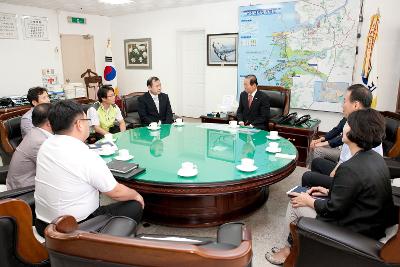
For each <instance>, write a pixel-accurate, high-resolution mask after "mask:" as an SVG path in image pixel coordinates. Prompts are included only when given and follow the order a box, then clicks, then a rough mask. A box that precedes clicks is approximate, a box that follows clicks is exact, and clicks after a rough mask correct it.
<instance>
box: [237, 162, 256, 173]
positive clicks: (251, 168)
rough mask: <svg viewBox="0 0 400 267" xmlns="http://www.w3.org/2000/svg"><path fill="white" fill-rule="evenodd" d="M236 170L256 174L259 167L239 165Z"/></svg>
mask: <svg viewBox="0 0 400 267" xmlns="http://www.w3.org/2000/svg"><path fill="white" fill-rule="evenodd" d="M236 168H237V169H238V170H240V171H242V172H254V171H255V170H257V169H258V167H257V166H255V165H242V164H240V165H237V166H236Z"/></svg>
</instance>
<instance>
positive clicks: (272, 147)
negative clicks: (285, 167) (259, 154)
mask: <svg viewBox="0 0 400 267" xmlns="http://www.w3.org/2000/svg"><path fill="white" fill-rule="evenodd" d="M265 150H266V151H268V152H270V153H278V152H281V150H282V149H281V148H280V147H279V143H277V142H270V143H268V147H267V148H266V149H265Z"/></svg>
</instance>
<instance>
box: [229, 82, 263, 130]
mask: <svg viewBox="0 0 400 267" xmlns="http://www.w3.org/2000/svg"><path fill="white" fill-rule="evenodd" d="M243 85H244V91H243V92H242V93H241V94H240V99H239V107H238V109H237V112H236V116H237V120H238V121H239V124H240V125H241V126H244V125H245V126H250V127H255V128H258V129H261V130H268V129H267V125H268V119H269V98H268V96H267V95H266V94H264V93H263V92H261V91H259V90H257V85H258V83H257V77H256V76H254V75H247V76H246V78H245V79H244V81H243Z"/></svg>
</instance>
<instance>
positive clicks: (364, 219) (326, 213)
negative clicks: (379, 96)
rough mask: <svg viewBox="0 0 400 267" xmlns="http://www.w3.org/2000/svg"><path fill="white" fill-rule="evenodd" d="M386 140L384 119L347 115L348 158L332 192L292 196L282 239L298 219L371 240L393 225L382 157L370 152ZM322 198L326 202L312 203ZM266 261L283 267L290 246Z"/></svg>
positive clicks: (371, 113)
mask: <svg viewBox="0 0 400 267" xmlns="http://www.w3.org/2000/svg"><path fill="white" fill-rule="evenodd" d="M384 135H385V119H384V118H383V116H382V115H381V114H380V113H379V112H378V111H376V110H373V109H362V110H358V111H355V112H353V113H351V115H350V116H349V117H348V122H347V124H346V125H345V127H344V129H343V142H344V143H345V144H347V145H348V146H349V149H350V152H351V154H352V157H351V158H350V159H349V160H347V161H346V162H344V163H342V164H340V165H339V167H338V169H337V171H336V173H335V176H334V177H333V182H332V185H331V187H330V188H323V187H321V186H318V187H312V188H311V189H309V190H308V191H307V192H303V193H290V194H291V197H292V198H291V200H290V203H289V204H288V210H287V212H286V224H285V231H284V235H283V238H285V239H286V237H287V236H288V235H289V224H290V223H291V222H293V221H294V220H296V219H298V218H300V217H304V216H305V217H312V218H315V217H316V218H317V220H322V221H325V222H329V223H333V224H335V225H339V226H342V227H345V228H348V229H350V230H352V231H354V232H356V233H360V234H363V235H365V236H368V237H370V238H373V239H375V240H379V239H380V238H382V237H384V236H385V229H386V228H387V227H389V226H391V225H393V224H395V223H396V220H397V218H395V217H396V216H395V214H396V213H395V208H394V204H393V199H392V188H391V184H390V175H389V169H388V167H387V166H386V164H385V161H384V159H383V158H382V156H381V155H379V154H378V153H376V152H375V151H373V150H372V148H373V147H376V146H378V145H379V144H380V143H381V142H382V138H383V137H384ZM316 196H319V197H321V196H323V197H325V198H324V199H321V198H315V197H316ZM273 252H274V253H273V254H272V253H267V254H266V258H267V260H268V261H270V262H271V263H273V264H282V263H283V262H284V261H285V259H286V257H287V256H288V255H289V253H290V246H289V243H287V244H286V246H285V247H284V248H282V249H277V248H275V249H273Z"/></svg>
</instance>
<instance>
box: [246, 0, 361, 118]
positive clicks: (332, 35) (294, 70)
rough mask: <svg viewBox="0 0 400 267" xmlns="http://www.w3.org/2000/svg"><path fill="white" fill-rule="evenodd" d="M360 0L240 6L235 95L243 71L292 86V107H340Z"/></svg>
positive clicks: (268, 82)
mask: <svg viewBox="0 0 400 267" xmlns="http://www.w3.org/2000/svg"><path fill="white" fill-rule="evenodd" d="M359 9H360V1H359V0H310V1H295V2H286V3H275V4H266V5H256V6H244V7H240V9H239V47H238V50H239V52H238V53H239V61H238V95H239V94H240V92H241V91H242V90H243V79H244V76H246V75H248V74H254V75H256V76H257V79H258V84H259V85H274V86H283V87H285V88H288V89H290V90H291V101H290V102H291V103H290V104H291V107H292V108H300V109H312V110H323V111H333V112H341V111H342V102H343V98H344V94H345V91H346V88H347V87H348V86H349V85H350V84H351V83H352V74H353V69H354V63H355V58H356V54H355V52H356V45H357V38H356V37H357V26H358V14H359Z"/></svg>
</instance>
